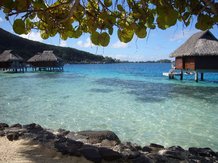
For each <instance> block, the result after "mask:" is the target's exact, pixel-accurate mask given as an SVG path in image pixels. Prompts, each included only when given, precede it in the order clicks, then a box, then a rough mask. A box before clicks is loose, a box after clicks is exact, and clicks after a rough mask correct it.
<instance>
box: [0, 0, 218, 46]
mask: <svg viewBox="0 0 218 163" xmlns="http://www.w3.org/2000/svg"><path fill="white" fill-rule="evenodd" d="M0 8H1V10H3V12H4V13H5V16H6V19H7V20H8V21H10V20H13V30H14V32H16V33H17V34H27V33H29V32H30V31H31V29H39V30H40V32H41V37H42V38H43V39H47V38H49V37H53V36H55V35H56V34H57V33H59V34H60V36H61V38H62V39H63V40H66V39H67V38H78V37H80V36H81V35H82V33H90V35H91V40H92V42H93V43H94V44H95V45H100V46H107V45H108V44H109V42H110V36H111V35H112V34H113V32H114V28H115V27H117V29H118V30H117V35H118V38H119V39H120V41H122V42H125V43H127V42H129V41H131V40H132V38H133V36H134V35H136V36H137V37H139V38H145V37H146V35H147V30H148V29H155V28H157V27H158V28H160V29H163V30H164V29H167V28H169V27H171V26H174V25H175V24H176V23H177V21H180V22H183V23H184V25H185V26H189V24H190V21H191V19H192V18H193V16H196V17H197V22H196V24H195V27H196V28H197V29H201V30H207V29H210V28H212V27H213V25H217V24H218V23H217V22H218V15H217V13H218V2H217V1H216V0H113V1H112V0H1V1H0Z"/></svg>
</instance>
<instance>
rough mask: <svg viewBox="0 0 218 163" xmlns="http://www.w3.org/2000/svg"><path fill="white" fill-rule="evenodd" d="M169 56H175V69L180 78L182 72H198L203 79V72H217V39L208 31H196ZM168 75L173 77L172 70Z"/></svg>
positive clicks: (196, 78) (196, 74)
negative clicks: (178, 72)
mask: <svg viewBox="0 0 218 163" xmlns="http://www.w3.org/2000/svg"><path fill="white" fill-rule="evenodd" d="M171 57H175V69H176V70H180V74H179V75H180V79H181V80H182V79H183V73H184V72H187V73H195V81H196V82H198V74H199V73H200V74H201V77H200V79H201V80H203V78H204V76H203V75H204V73H205V72H218V40H217V39H216V38H215V36H214V35H213V34H212V33H211V32H210V31H208V30H207V31H203V32H198V33H196V34H194V35H192V36H191V37H190V38H189V39H188V40H187V41H186V42H185V43H184V44H182V45H181V46H180V47H179V48H178V49H177V50H175V51H174V52H173V53H172V54H171ZM171 72H172V73H171V74H170V73H169V77H170V75H171V77H173V71H171Z"/></svg>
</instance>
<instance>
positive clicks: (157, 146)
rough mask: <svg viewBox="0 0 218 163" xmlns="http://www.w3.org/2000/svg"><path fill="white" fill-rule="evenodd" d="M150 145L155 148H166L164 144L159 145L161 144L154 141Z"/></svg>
mask: <svg viewBox="0 0 218 163" xmlns="http://www.w3.org/2000/svg"><path fill="white" fill-rule="evenodd" d="M150 147H153V148H162V149H163V148H164V146H162V145H159V144H154V143H151V144H150Z"/></svg>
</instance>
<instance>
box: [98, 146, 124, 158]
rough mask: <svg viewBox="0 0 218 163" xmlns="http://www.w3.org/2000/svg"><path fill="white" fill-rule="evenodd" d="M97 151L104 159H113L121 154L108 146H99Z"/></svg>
mask: <svg viewBox="0 0 218 163" xmlns="http://www.w3.org/2000/svg"><path fill="white" fill-rule="evenodd" d="M99 153H100V155H101V156H102V158H103V159H104V160H106V161H113V160H118V159H121V158H122V155H121V154H120V153H118V152H115V151H113V150H112V149H109V148H104V147H101V148H99Z"/></svg>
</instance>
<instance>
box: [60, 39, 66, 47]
mask: <svg viewBox="0 0 218 163" xmlns="http://www.w3.org/2000/svg"><path fill="white" fill-rule="evenodd" d="M59 46H63V47H66V46H67V41H64V40H61V42H60V44H59Z"/></svg>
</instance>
